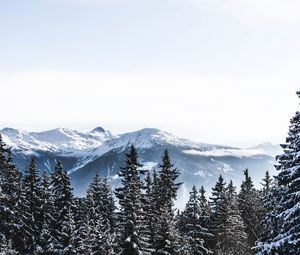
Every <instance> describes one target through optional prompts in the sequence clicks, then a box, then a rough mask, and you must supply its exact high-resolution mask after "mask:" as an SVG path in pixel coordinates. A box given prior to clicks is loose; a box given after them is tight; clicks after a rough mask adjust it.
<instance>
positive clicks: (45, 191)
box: [37, 171, 55, 255]
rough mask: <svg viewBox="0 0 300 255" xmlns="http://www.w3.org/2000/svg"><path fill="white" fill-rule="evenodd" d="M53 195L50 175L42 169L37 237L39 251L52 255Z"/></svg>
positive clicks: (53, 251) (53, 249) (44, 254)
mask: <svg viewBox="0 0 300 255" xmlns="http://www.w3.org/2000/svg"><path fill="white" fill-rule="evenodd" d="M53 203H54V202H53V195H52V192H51V188H50V177H49V176H48V174H47V172H46V171H44V172H43V175H42V178H41V204H42V205H41V209H42V222H43V224H42V230H41V232H40V237H39V243H38V245H39V247H40V253H37V254H43V255H53V254H54V253H55V248H54V237H53V236H52V234H53V225H55V222H54V218H53V217H52V214H53V212H54V204H53Z"/></svg>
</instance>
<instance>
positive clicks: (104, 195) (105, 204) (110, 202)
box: [100, 177, 116, 234]
mask: <svg viewBox="0 0 300 255" xmlns="http://www.w3.org/2000/svg"><path fill="white" fill-rule="evenodd" d="M100 194H101V201H102V203H101V206H100V214H101V216H102V219H103V227H104V232H110V233H111V234H114V233H115V224H116V223H115V221H116V216H115V210H116V205H115V201H114V197H113V192H112V189H111V187H110V184H109V181H108V178H107V177H105V178H104V179H103V180H102V182H101V185H100Z"/></svg>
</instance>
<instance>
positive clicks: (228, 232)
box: [221, 181, 249, 255]
mask: <svg viewBox="0 0 300 255" xmlns="http://www.w3.org/2000/svg"><path fill="white" fill-rule="evenodd" d="M227 203H228V205H227V206H228V208H227V218H226V220H225V226H226V227H225V232H224V240H225V241H224V244H223V245H222V249H221V251H222V252H221V254H232V255H234V254H244V255H246V254H249V252H248V249H249V247H248V246H247V234H246V232H245V225H244V222H243V219H242V217H241V215H240V212H239V210H238V204H237V193H236V188H235V187H234V186H233V183H232V181H230V182H229V184H228V187H227Z"/></svg>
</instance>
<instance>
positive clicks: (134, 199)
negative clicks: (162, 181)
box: [115, 145, 149, 255]
mask: <svg viewBox="0 0 300 255" xmlns="http://www.w3.org/2000/svg"><path fill="white" fill-rule="evenodd" d="M126 157H127V159H126V166H125V167H123V168H121V170H120V171H119V176H120V178H121V187H120V188H117V189H116V191H115V194H116V196H117V198H118V199H119V204H120V210H121V211H120V223H119V224H122V226H121V228H120V230H121V235H120V246H121V252H120V254H122V255H139V254H143V255H146V254H148V252H147V251H148V249H149V243H148V238H149V237H147V236H145V235H144V234H143V227H144V225H145V221H146V219H145V214H146V212H145V211H144V210H143V201H142V199H143V194H142V188H143V183H142V181H141V174H142V173H144V172H145V171H143V170H141V166H142V165H141V164H140V163H139V162H138V154H137V151H136V149H135V147H134V146H133V145H132V146H131V148H130V152H129V153H128V154H126Z"/></svg>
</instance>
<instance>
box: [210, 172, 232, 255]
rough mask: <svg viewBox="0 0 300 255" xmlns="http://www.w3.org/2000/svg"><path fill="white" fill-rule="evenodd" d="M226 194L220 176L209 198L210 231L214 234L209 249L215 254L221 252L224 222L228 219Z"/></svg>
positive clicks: (224, 184) (224, 228) (224, 185)
mask: <svg viewBox="0 0 300 255" xmlns="http://www.w3.org/2000/svg"><path fill="white" fill-rule="evenodd" d="M226 193H227V188H226V183H225V182H224V179H223V177H222V175H220V176H219V179H218V181H217V183H216V185H215V187H213V188H212V193H211V197H210V207H211V219H210V229H211V231H212V233H213V234H214V240H213V242H212V243H210V247H211V248H212V249H213V250H214V251H215V253H216V254H219V251H220V250H222V245H223V244H224V242H225V240H224V233H225V231H226V225H225V222H226V219H227V217H228V211H227V209H228V201H227V197H226Z"/></svg>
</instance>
